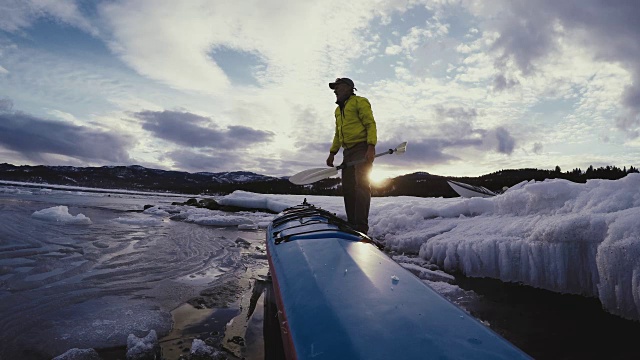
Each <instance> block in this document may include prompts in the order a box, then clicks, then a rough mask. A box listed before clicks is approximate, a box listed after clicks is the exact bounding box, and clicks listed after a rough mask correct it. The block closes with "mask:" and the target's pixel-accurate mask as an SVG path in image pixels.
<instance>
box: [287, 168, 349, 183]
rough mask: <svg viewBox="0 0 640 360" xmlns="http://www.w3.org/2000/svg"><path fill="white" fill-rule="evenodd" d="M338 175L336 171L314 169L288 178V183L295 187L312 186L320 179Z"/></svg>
mask: <svg viewBox="0 0 640 360" xmlns="http://www.w3.org/2000/svg"><path fill="white" fill-rule="evenodd" d="M334 175H338V169H336V168H335V167H332V168H315V169H308V170H305V171H301V172H299V173H297V174H295V175H293V176H292V177H290V178H289V181H290V182H291V183H293V184H296V185H307V184H312V183H314V182H316V181H320V180H322V179H326V178H330V177H332V176H334Z"/></svg>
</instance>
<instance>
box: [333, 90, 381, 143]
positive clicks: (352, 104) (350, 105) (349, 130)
mask: <svg viewBox="0 0 640 360" xmlns="http://www.w3.org/2000/svg"><path fill="white" fill-rule="evenodd" d="M335 115H336V132H335V135H334V136H333V143H332V144H331V149H330V150H329V151H330V152H331V153H333V154H335V153H337V152H338V150H340V147H344V148H345V149H348V148H350V147H352V146H354V145H355V144H357V143H361V142H365V141H366V142H367V144H369V145H375V144H376V143H377V142H378V136H377V131H376V121H375V120H374V119H373V111H372V110H371V103H369V100H367V99H366V98H363V97H362V96H357V95H351V97H349V98H348V99H347V100H346V101H345V103H344V108H341V107H340V106H338V107H337V108H336V111H335Z"/></svg>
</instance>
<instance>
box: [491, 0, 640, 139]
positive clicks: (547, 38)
mask: <svg viewBox="0 0 640 360" xmlns="http://www.w3.org/2000/svg"><path fill="white" fill-rule="evenodd" d="M496 8H500V9H503V10H505V12H506V13H505V14H503V15H502V16H500V18H502V19H505V20H504V21H503V22H501V23H500V24H498V25H497V30H498V31H499V33H500V36H499V37H498V39H497V40H496V41H495V43H494V44H493V47H494V49H495V50H497V51H499V52H501V56H499V57H498V59H497V62H496V66H497V67H498V68H499V69H500V70H501V71H505V66H506V63H507V62H508V61H509V60H513V62H514V63H515V64H516V66H517V68H518V69H519V70H520V71H521V72H522V73H523V74H524V75H530V74H532V73H533V72H535V69H536V62H538V61H542V60H543V59H544V58H545V57H548V56H549V55H550V54H553V53H554V52H556V51H558V50H559V49H560V47H561V44H562V43H563V42H570V43H579V44H581V45H582V46H583V47H585V48H587V49H590V50H591V52H592V56H593V58H594V59H596V60H603V61H608V62H616V63H620V64H621V65H622V66H623V67H625V68H626V69H628V70H629V71H631V73H632V74H633V79H632V82H631V83H630V84H629V85H627V86H626V88H625V90H624V93H623V94H622V96H621V98H620V104H621V105H622V107H623V108H624V112H623V114H621V115H620V116H619V117H618V118H617V119H616V121H615V126H616V127H617V128H618V129H620V130H622V131H624V132H626V133H627V134H628V135H629V136H630V137H637V136H639V135H640V81H639V80H640V42H639V41H638V38H640V21H638V19H639V18H640V6H638V2H637V1H635V0H565V1H555V0H542V1H535V2H533V1H504V2H503V6H497V7H496ZM496 85H497V86H496V88H497V89H500V88H501V86H500V85H501V83H500V81H497V84H496ZM503 85H508V82H507V83H504V84H503Z"/></svg>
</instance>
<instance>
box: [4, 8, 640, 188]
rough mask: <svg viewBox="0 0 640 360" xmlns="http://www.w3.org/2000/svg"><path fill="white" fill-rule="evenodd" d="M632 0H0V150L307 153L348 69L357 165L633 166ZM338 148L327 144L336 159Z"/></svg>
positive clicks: (276, 156)
mask: <svg viewBox="0 0 640 360" xmlns="http://www.w3.org/2000/svg"><path fill="white" fill-rule="evenodd" d="M638 19H640V3H638V2H637V1H636V0H563V1H557V0H537V1H527V0H521V1H520V0H455V1H454V0H431V1H426V0H425V1H421V0H408V1H407V0H352V1H349V2H345V1H333V0H323V1H317V0H313V1H306V0H298V1H280V0H243V1H238V0H230V1H226V0H215V1H212V0H185V1H174V0H171V1H169V0H166V1H165V0H133V1H117V0H110V1H89V0H86V1H83V0H76V1H73V0H0V162H8V163H12V164H16V165H21V164H31V165H33V164H49V165H74V166H102V165H131V164H139V165H143V166H146V167H153V168H160V169H173V170H183V171H189V172H199V171H207V172H220V171H235V170H247V171H254V172H257V173H261V174H265V175H273V176H284V175H291V174H293V173H296V172H298V171H301V170H304V169H307V168H309V167H320V166H323V164H324V161H325V159H326V157H327V155H328V149H329V147H330V144H331V140H332V137H333V131H334V126H335V120H334V118H333V110H334V108H335V104H334V101H335V96H334V94H333V93H332V91H331V90H330V89H329V88H328V86H327V83H328V82H330V81H331V80H333V79H335V78H336V77H350V78H352V79H353V80H354V81H355V83H356V87H357V88H358V92H357V93H358V94H359V95H361V96H364V97H366V98H368V99H369V100H370V101H371V103H372V107H373V112H374V116H375V118H376V122H377V124H378V137H379V138H378V146H377V150H378V152H380V151H383V150H386V149H389V148H392V147H395V146H396V145H398V144H399V143H401V142H402V141H408V142H409V147H408V151H407V153H406V154H405V155H402V156H387V157H384V158H380V159H378V160H377V161H376V166H375V167H374V171H375V175H376V176H378V177H380V176H396V175H401V174H406V173H411V172H415V171H427V172H430V173H433V174H439V175H452V176H463V175H468V176H479V175H483V174H487V173H490V172H494V171H498V170H501V169H517V168H525V167H527V168H531V167H535V168H545V169H553V168H555V166H556V165H558V166H560V167H561V169H562V170H563V171H566V170H571V169H574V168H582V169H583V170H585V169H586V168H587V167H588V166H589V165H593V166H596V167H598V166H605V165H616V166H619V167H623V166H627V167H628V166H630V165H633V166H635V167H638V166H640V163H638V161H640V160H639V159H640V41H639V40H638V39H640V21H638ZM340 159H341V157H340V156H339V157H338V161H340Z"/></svg>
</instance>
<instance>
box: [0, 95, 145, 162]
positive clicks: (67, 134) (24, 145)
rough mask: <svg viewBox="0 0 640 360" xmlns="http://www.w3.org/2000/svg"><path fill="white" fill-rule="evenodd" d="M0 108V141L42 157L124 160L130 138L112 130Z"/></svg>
mask: <svg viewBox="0 0 640 360" xmlns="http://www.w3.org/2000/svg"><path fill="white" fill-rule="evenodd" d="M4 109H5V111H2V112H0V145H2V146H3V147H5V148H7V149H9V150H12V151H16V152H19V153H22V154H23V155H24V156H25V157H26V158H29V159H31V160H34V161H42V160H43V159H45V158H46V155H49V154H52V155H63V156H67V157H71V158H77V159H83V160H85V161H97V162H110V163H119V164H125V163H128V162H129V161H130V158H129V155H128V153H127V149H128V148H129V146H130V145H131V143H132V141H131V140H130V139H128V138H126V137H124V136H121V135H119V134H116V133H113V132H105V131H99V130H94V129H90V128H88V127H83V126H76V125H69V124H65V123H62V122H59V121H51V120H47V119H41V118H38V117H35V116H31V115H28V114H25V113H21V112H11V111H8V110H10V108H7V106H6V104H5V106H4Z"/></svg>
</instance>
